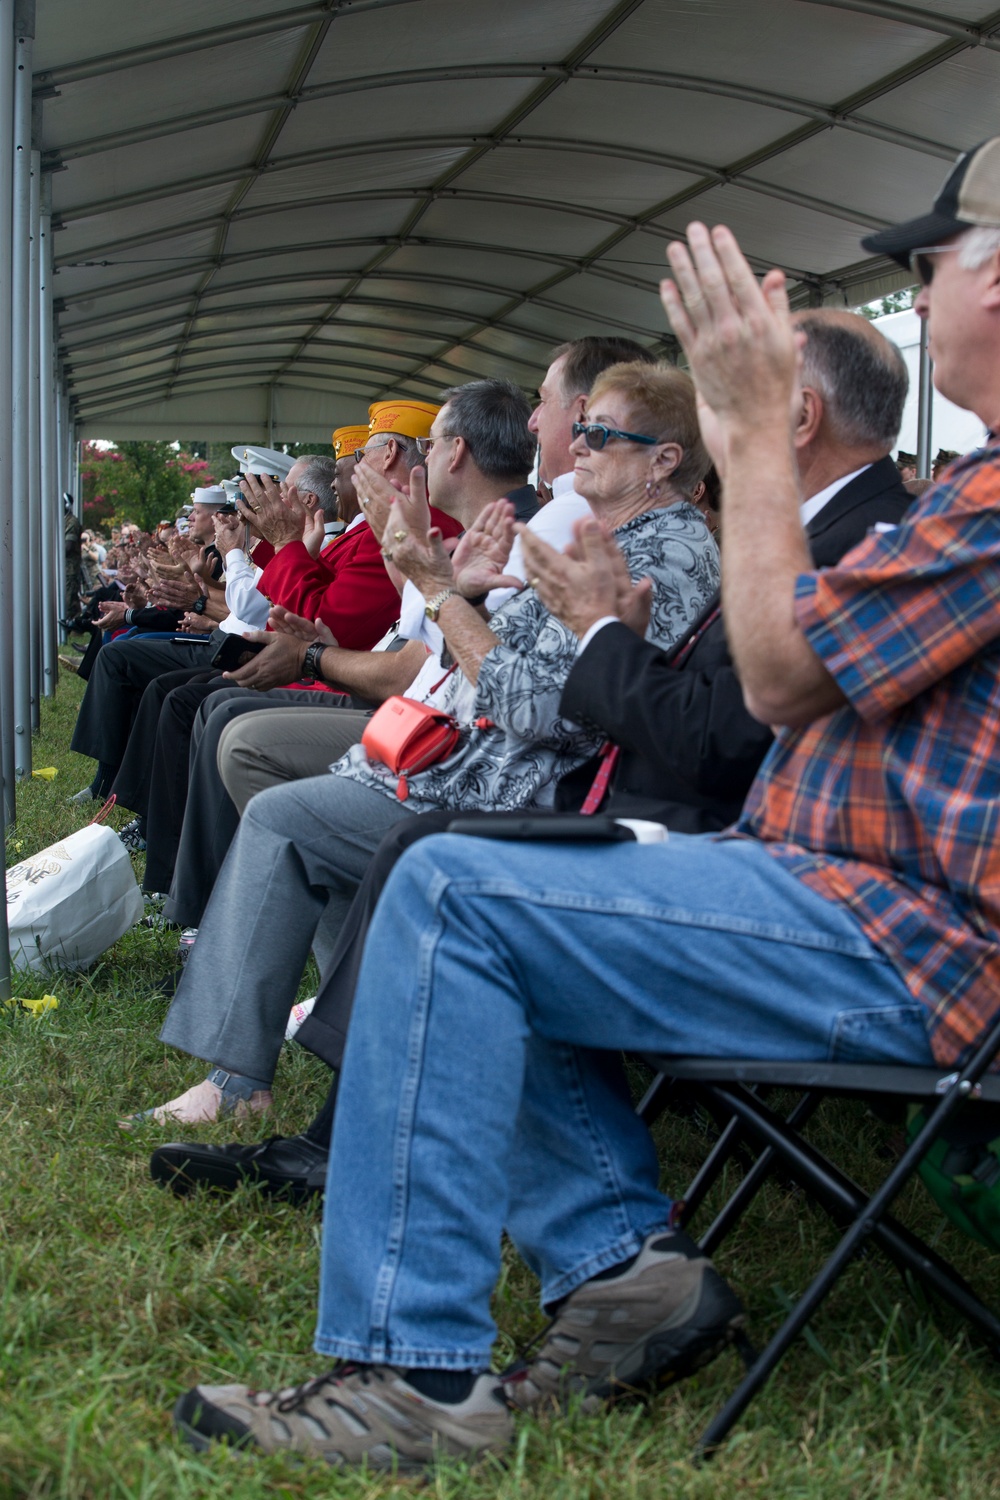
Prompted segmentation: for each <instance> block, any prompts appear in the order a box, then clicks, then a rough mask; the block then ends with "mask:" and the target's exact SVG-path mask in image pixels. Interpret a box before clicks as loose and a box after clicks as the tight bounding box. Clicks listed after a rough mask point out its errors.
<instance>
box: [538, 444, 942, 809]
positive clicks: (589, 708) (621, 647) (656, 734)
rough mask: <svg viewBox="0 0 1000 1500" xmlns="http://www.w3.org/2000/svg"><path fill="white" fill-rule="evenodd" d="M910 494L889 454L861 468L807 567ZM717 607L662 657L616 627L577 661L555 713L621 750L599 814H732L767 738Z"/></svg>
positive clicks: (853, 539)
mask: <svg viewBox="0 0 1000 1500" xmlns="http://www.w3.org/2000/svg"><path fill="white" fill-rule="evenodd" d="M912 499H913V497H912V495H910V493H909V491H908V490H906V489H904V488H903V484H902V481H901V480H900V478H899V473H898V471H897V469H896V465H895V464H894V463H893V461H892V459H891V458H884V459H881V460H880V461H879V462H878V463H876V464H873V465H872V466H871V468H870V469H866V470H865V472H864V473H863V474H860V475H859V476H858V477H857V479H853V480H852V481H851V483H850V484H848V485H845V487H844V488H843V489H842V490H841V491H840V492H839V493H838V494H836V495H835V496H834V497H833V499H832V500H831V501H829V503H828V504H827V505H825V506H824V507H823V509H822V510H821V511H820V513H819V515H818V516H816V517H815V518H814V520H813V521H812V522H811V523H810V524H809V525H808V526H807V528H806V535H807V537H808V539H809V545H810V548H811V550H812V554H813V560H814V561H815V563H816V565H817V567H830V566H832V565H833V564H834V563H836V562H839V561H840V559H841V557H843V555H844V554H845V553H846V552H849V551H850V549H851V548H852V547H854V546H856V545H857V543H858V542H860V541H862V540H863V538H864V536H865V533H866V532H867V531H869V530H870V529H871V527H872V526H874V524H875V522H876V521H885V522H890V523H893V524H894V523H896V522H898V521H899V519H900V517H901V516H902V515H903V513H904V511H905V510H906V508H907V506H908V505H909V504H911V502H912ZM723 524H725V522H723ZM716 603H717V601H713V603H712V605H711V606H709V608H708V609H706V610H705V611H704V612H703V614H702V615H701V616H700V618H699V619H698V620H697V621H695V623H694V625H693V626H692V627H691V629H690V630H689V631H688V632H687V635H686V636H685V637H684V638H683V640H682V641H680V642H679V643H678V644H677V645H676V646H675V647H674V648H673V650H672V651H670V652H669V653H668V652H665V651H661V650H660V649H659V648H658V647H656V646H652V645H650V644H649V643H648V642H647V641H643V640H640V639H639V637H638V636H637V635H635V634H634V633H633V632H632V631H631V630H629V629H628V627H627V626H625V625H621V624H617V623H616V624H613V625H606V626H605V627H604V629H603V630H599V631H598V633H597V635H596V636H595V637H594V639H593V640H592V641H591V642H590V644H589V645H588V647H587V649H586V650H585V651H584V652H582V653H581V655H580V656H579V658H578V659H577V661H576V663H575V665H574V667H573V670H572V672H571V673H570V676H569V680H568V682H567V683H566V687H565V688H564V690H563V695H562V699H561V702H560V706H559V711H560V713H561V714H562V715H563V716H564V717H565V718H567V719H572V720H573V721H574V722H575V723H577V724H581V725H584V726H586V727H588V728H591V729H594V730H595V731H597V732H599V733H604V734H606V735H607V736H608V737H609V738H610V739H612V740H614V741H615V743H616V744H618V745H620V746H621V747H622V753H621V756H620V759H619V761H618V765H617V768H616V771H615V775H614V777H613V780H612V786H611V792H610V796H609V797H608V799H607V801H606V803H605V806H604V808H603V809H602V811H605V812H610V813H613V814H615V815H616V816H619V817H646V818H653V819H655V820H657V821H659V822H663V823H666V824H667V826H668V827H669V828H674V829H676V830H677V832H679V833H709V832H712V831H715V830H718V829H720V828H725V827H727V825H728V824H730V823H732V822H733V821H734V820H735V819H736V818H737V817H738V816H739V813H740V810H741V809H742V806H743V801H744V799H745V797H746V794H747V792H748V791H749V789H750V784H751V782H752V781H753V779H754V776H755V775H756V774H757V768H758V766H759V765H760V763H761V761H762V760H763V758H764V754H765V752H766V750H767V748H768V746H769V745H770V743H771V732H770V730H769V729H768V728H767V726H766V725H764V724H759V723H758V722H757V720H756V719H753V718H751V716H750V715H749V714H748V713H747V711H746V709H745V707H744V706H743V692H742V689H741V688H740V684H739V680H738V679H737V676H736V672H735V670H734V668H733V664H732V659H731V658H730V655H729V648H728V646H727V643H726V636H725V628H724V626H723V622H722V619H721V617H718V616H716V617H715V618H713V614H714V609H715V605H716ZM685 648H687V649H686V650H685ZM678 656H679V657H681V663H680V664H679V665H674V659H675V658H676V657H678ZM596 765H597V762H596V760H591V761H588V762H587V764H586V765H585V766H582V767H580V768H578V769H577V770H576V771H573V772H571V773H570V775H569V776H566V777H563V779H562V781H561V782H560V784H559V787H558V789H557V795H556V803H557V806H558V807H560V808H562V809H569V808H577V807H579V806H580V804H581V802H582V800H583V798H584V796H585V795H586V792H587V789H588V787H589V786H590V783H591V782H592V780H593V778H594V774H595V770H596Z"/></svg>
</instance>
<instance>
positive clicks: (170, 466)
mask: <svg viewBox="0 0 1000 1500" xmlns="http://www.w3.org/2000/svg"><path fill="white" fill-rule="evenodd" d="M81 479H82V481H83V520H84V524H85V525H87V526H91V527H97V528H98V529H99V530H108V529H109V528H110V527H111V526H118V525H121V523H122V522H123V521H134V522H135V524H136V525H137V526H141V527H142V529H143V531H155V529H156V525H157V522H159V521H167V520H170V521H172V520H173V518H174V517H175V516H176V515H177V514H178V512H179V511H180V509H181V506H183V505H187V504H188V502H189V501H190V499H191V491H192V490H193V489H195V487H196V486H200V485H207V484H213V483H214V479H213V477H212V474H211V471H210V469H209V465H208V463H207V462H206V460H205V459H203V458H194V457H192V456H191V454H190V453H188V452H186V451H185V450H184V449H183V448H178V446H177V445H176V444H175V443H165V442H121V443H115V444H114V445H113V446H112V447H110V448H99V447H98V446H97V445H96V444H95V443H84V445H83V453H82V463H81Z"/></svg>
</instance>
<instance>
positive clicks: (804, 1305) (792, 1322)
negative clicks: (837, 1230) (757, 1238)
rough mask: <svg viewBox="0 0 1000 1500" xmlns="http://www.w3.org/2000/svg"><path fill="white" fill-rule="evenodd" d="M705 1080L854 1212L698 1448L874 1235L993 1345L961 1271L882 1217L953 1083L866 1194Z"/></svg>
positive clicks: (985, 1317) (711, 1440)
mask: <svg viewBox="0 0 1000 1500" xmlns="http://www.w3.org/2000/svg"><path fill="white" fill-rule="evenodd" d="M710 1088H711V1091H712V1092H716V1093H717V1095H721V1097H722V1099H723V1100H724V1101H725V1102H726V1104H727V1105H728V1106H729V1107H730V1108H731V1109H732V1110H733V1112H734V1113H735V1114H736V1115H738V1116H739V1118H740V1119H741V1120H742V1121H743V1122H744V1123H745V1124H746V1125H747V1126H748V1127H749V1129H750V1130H751V1132H752V1133H753V1134H756V1135H758V1136H759V1137H760V1139H761V1140H762V1141H764V1142H765V1143H766V1144H768V1145H770V1146H772V1147H773V1149H774V1151H775V1153H776V1154H777V1155H778V1156H780V1157H781V1158H782V1159H783V1160H784V1161H785V1162H786V1164H787V1165H788V1167H789V1168H790V1170H791V1171H792V1173H793V1175H795V1176H796V1177H797V1178H799V1179H800V1180H801V1181H802V1182H803V1185H804V1186H806V1187H807V1188H808V1189H809V1190H810V1191H812V1192H813V1193H815V1194H816V1195H817V1197H819V1199H820V1201H821V1202H823V1204H824V1206H827V1205H828V1204H830V1203H831V1202H832V1203H833V1204H834V1205H835V1206H836V1207H837V1208H839V1209H841V1210H843V1209H845V1208H847V1209H849V1210H850V1211H851V1213H852V1214H853V1215H854V1220H853V1223H852V1224H851V1226H850V1228H849V1229H848V1230H847V1232H846V1234H844V1235H843V1237H842V1238H841V1240H840V1242H839V1244H838V1245H837V1246H836V1248H835V1249H834V1251H833V1253H832V1254H831V1255H830V1256H829V1257H828V1258H827V1260H826V1262H825V1264H824V1265H823V1266H822V1268H821V1269H820V1271H819V1274H818V1275H817V1276H816V1277H815V1279H814V1280H813V1281H812V1283H811V1284H810V1286H809V1287H808V1288H807V1290H806V1291H805V1292H804V1293H803V1295H802V1297H800V1299H799V1301H798V1302H797V1303H796V1305H795V1307H794V1308H793V1309H792V1312H791V1313H790V1314H789V1316H788V1317H787V1318H786V1319H785V1321H784V1323H782V1325H781V1327H780V1328H779V1329H778V1331H777V1332H776V1333H775V1335H774V1337H773V1338H772V1339H771V1340H770V1342H769V1343H768V1345H767V1346H766V1348H765V1349H764V1350H763V1352H762V1353H761V1355H760V1356H759V1358H758V1359H757V1361H756V1363H755V1364H754V1365H753V1367H752V1368H751V1369H750V1370H749V1371H748V1373H747V1375H746V1376H745V1377H744V1379H743V1380H742V1381H741V1382H740V1384H739V1386H738V1387H737V1389H736V1390H735V1391H734V1392H733V1394H732V1396H731V1397H730V1398H729V1400H728V1401H727V1402H726V1403H725V1405H724V1406H723V1408H722V1410H721V1411H720V1412H718V1413H717V1415H716V1416H715V1417H713V1419H712V1421H711V1422H710V1423H709V1424H708V1426H707V1427H706V1428H705V1430H704V1432H703V1433H702V1434H701V1437H700V1438H699V1440H698V1445H697V1446H698V1449H699V1451H700V1452H702V1453H704V1454H709V1453H711V1451H712V1450H713V1449H714V1448H716V1447H718V1445H719V1444H720V1443H721V1442H722V1441H723V1439H724V1438H725V1437H726V1435H727V1434H728V1433H729V1431H730V1430H731V1428H732V1427H733V1425H734V1424H735V1423H736V1422H737V1421H738V1420H739V1418H740V1417H741V1416H742V1414H743V1412H744V1411H745V1410H746V1408H747V1407H748V1406H749V1404H750V1402H751V1401H752V1400H753V1398H754V1396H755V1395H756V1394H757V1392H758V1391H759V1390H760V1389H761V1388H762V1387H763V1386H764V1385H765V1384H766V1383H767V1381H768V1379H769V1378H770V1376H771V1375H772V1374H773V1372H774V1370H775V1369H776V1368H777V1366H778V1364H780V1362H781V1360H782V1359H783V1358H784V1355H785V1352H786V1350H787V1349H788V1348H789V1347H790V1345H791V1344H792V1343H793V1342H794V1340H795V1339H796V1338H797V1337H798V1335H799V1334H800V1333H801V1332H802V1329H803V1328H804V1327H805V1326H806V1324H807V1323H808V1322H809V1320H810V1319H811V1318H812V1316H813V1314H814V1313H815V1312H816V1311H817V1309H818V1308H819V1306H820V1305H821V1303H822V1302H823V1301H824V1299H825V1298H826V1296H827V1294H828V1293H829V1292H830V1291H831V1290H832V1288H833V1286H834V1285H835V1283H836V1282H837V1281H838V1280H839V1278H840V1276H841V1275H842V1273H843V1271H844V1270H845V1268H846V1267H847V1265H848V1264H849V1263H850V1261H851V1260H852V1259H853V1258H854V1257H855V1255H857V1254H858V1252H859V1251H860V1250H861V1248H862V1247H863V1245H864V1244H865V1242H866V1241H867V1240H868V1239H869V1237H872V1236H875V1237H876V1238H877V1239H878V1241H879V1242H880V1243H881V1244H882V1245H883V1246H884V1248H885V1249H886V1250H888V1251H889V1253H890V1255H892V1258H893V1259H894V1260H896V1261H897V1262H902V1263H903V1264H905V1265H906V1266H907V1267H909V1268H910V1269H912V1270H913V1271H914V1272H915V1273H916V1274H917V1275H918V1276H919V1277H920V1278H921V1280H924V1281H925V1282H926V1283H927V1284H929V1285H930V1286H932V1287H933V1289H934V1290H936V1291H938V1292H940V1294H941V1295H943V1296H944V1297H946V1298H947V1300H948V1301H949V1302H951V1304H952V1305H953V1306H954V1307H955V1308H956V1309H957V1310H958V1311H959V1312H961V1313H963V1315H964V1316H965V1317H966V1318H968V1319H969V1321H971V1322H972V1323H974V1324H975V1325H976V1326H977V1327H978V1328H980V1330H981V1331H982V1332H984V1333H985V1334H986V1337H987V1338H988V1339H989V1340H990V1342H991V1344H993V1345H994V1346H996V1345H997V1344H998V1343H1000V1320H998V1319H997V1318H996V1317H995V1316H994V1314H993V1313H991V1312H990V1311H989V1309H988V1308H986V1307H985V1306H984V1305H983V1304H982V1303H981V1302H980V1301H979V1300H978V1298H976V1297H975V1295H974V1294H973V1293H972V1291H971V1289H970V1288H968V1287H967V1286H966V1284H965V1283H964V1282H963V1281H962V1278H961V1277H959V1276H958V1275H957V1273H956V1272H954V1271H953V1270H952V1269H951V1267H949V1266H947V1264H946V1262H944V1261H942V1260H941V1259H940V1258H939V1257H938V1256H936V1255H935V1254H934V1253H933V1252H932V1251H931V1250H930V1249H929V1247H928V1246H926V1245H924V1244H923V1243H922V1241H920V1240H919V1239H918V1238H917V1237H916V1236H915V1235H911V1234H910V1232H909V1231H908V1230H906V1229H904V1227H903V1226H902V1225H901V1224H898V1223H897V1222H896V1221H895V1220H893V1219H891V1218H888V1219H886V1215H887V1210H888V1207H889V1205H890V1204H891V1203H892V1201H893V1200H894V1198H895V1197H896V1196H897V1194H898V1193H899V1192H900V1191H901V1189H902V1188H903V1186H904V1185H905V1184H906V1182H907V1181H908V1180H909V1178H910V1177H911V1175H912V1174H913V1172H914V1171H915V1170H916V1167H917V1165H918V1164H919V1161H920V1159H921V1157H922V1155H923V1153H924V1151H925V1150H926V1149H927V1147H928V1145H929V1144H930V1142H931V1141H932V1140H933V1139H934V1138H935V1137H936V1135H937V1134H938V1132H939V1131H940V1129H941V1126H942V1125H943V1124H944V1122H945V1120H946V1119H947V1118H948V1117H949V1115H950V1114H951V1113H952V1112H953V1111H954V1109H955V1108H957V1107H958V1105H959V1104H960V1103H961V1102H962V1098H963V1097H964V1094H961V1093H958V1091H957V1090H956V1089H954V1088H953V1089H952V1090H950V1091H949V1094H948V1095H945V1097H944V1098H943V1099H942V1100H941V1102H940V1104H939V1105H938V1106H937V1107H936V1108H935V1109H934V1110H933V1111H932V1114H931V1116H930V1118H929V1120H928V1122H927V1125H926V1126H925V1127H924V1129H923V1130H922V1131H921V1132H920V1133H919V1135H918V1136H917V1138H916V1140H914V1141H913V1142H912V1143H911V1145H910V1146H909V1147H908V1148H907V1150H906V1151H905V1152H904V1153H903V1155H902V1157H901V1158H900V1160H899V1161H898V1162H897V1163H896V1165H895V1166H894V1167H893V1169H892V1171H891V1172H890V1173H889V1174H888V1175H887V1177H886V1178H885V1181H884V1182H883V1183H882V1186H881V1187H880V1188H879V1189H878V1190H877V1191H876V1192H875V1193H874V1194H873V1195H872V1196H871V1197H870V1198H868V1199H866V1198H865V1196H864V1194H863V1193H862V1192H861V1191H860V1189H858V1188H857V1187H856V1186H855V1185H854V1184H853V1183H850V1182H849V1179H845V1178H843V1177H842V1175H841V1174H840V1173H839V1172H837V1171H836V1169H833V1168H831V1164H830V1163H828V1162H826V1161H825V1159H824V1158H823V1157H821V1156H820V1155H819V1153H818V1152H814V1151H813V1149H812V1148H811V1147H808V1146H807V1145H806V1143H805V1142H803V1141H801V1140H795V1139H790V1138H789V1137H787V1136H786V1135H785V1134H784V1131H785V1128H786V1127H785V1122H783V1121H781V1120H779V1119H778V1118H777V1117H776V1116H774V1115H773V1114H772V1113H771V1111H770V1110H768V1109H767V1108H766V1106H764V1105H762V1104H761V1103H760V1101H759V1100H756V1099H754V1097H753V1096H752V1095H750V1094H748V1093H746V1091H744V1090H742V1089H739V1088H735V1089H730V1088H728V1087H724V1086H719V1085H715V1086H710ZM965 1092H967V1090H966V1091H965ZM952 1096H954V1097H952Z"/></svg>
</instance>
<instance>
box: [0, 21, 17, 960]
mask: <svg viewBox="0 0 1000 1500" xmlns="http://www.w3.org/2000/svg"><path fill="white" fill-rule="evenodd" d="M13 130H14V0H0V779H2V785H3V809H4V811H5V812H6V820H7V822H8V823H13V821H14V811H15V809H14V611H13V607H12V597H13V556H12V549H13V536H12V527H13V500H14V491H13V474H12V468H11V441H12V434H13V424H12V422H11V363H12V358H13V345H12V342H11V312H12V307H13V293H12V287H11V270H12V268H11V249H12V244H13V238H12V236H13V223H12V209H13V202H12V194H13V169H14V160H13V155H12V152H11V145H10V142H11V137H12V135H13ZM4 921H6V906H5V907H4ZM6 951H7V950H6V947H4V950H3V953H2V954H0V964H2V963H3V962H4V959H5V956H6Z"/></svg>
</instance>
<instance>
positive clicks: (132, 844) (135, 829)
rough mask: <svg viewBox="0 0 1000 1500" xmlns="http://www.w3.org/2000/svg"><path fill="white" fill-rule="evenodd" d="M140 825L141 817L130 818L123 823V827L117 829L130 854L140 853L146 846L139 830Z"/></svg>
mask: <svg viewBox="0 0 1000 1500" xmlns="http://www.w3.org/2000/svg"><path fill="white" fill-rule="evenodd" d="M141 827H142V819H141V818H132V819H131V821H130V822H128V823H126V824H125V827H124V828H119V830H118V837H119V838H120V839H121V841H122V843H123V844H124V845H125V848H126V849H128V850H129V852H130V853H131V854H141V853H142V851H143V849H145V847H146V840H145V839H144V838H143V836H142V833H141V832H140V829H141Z"/></svg>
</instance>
